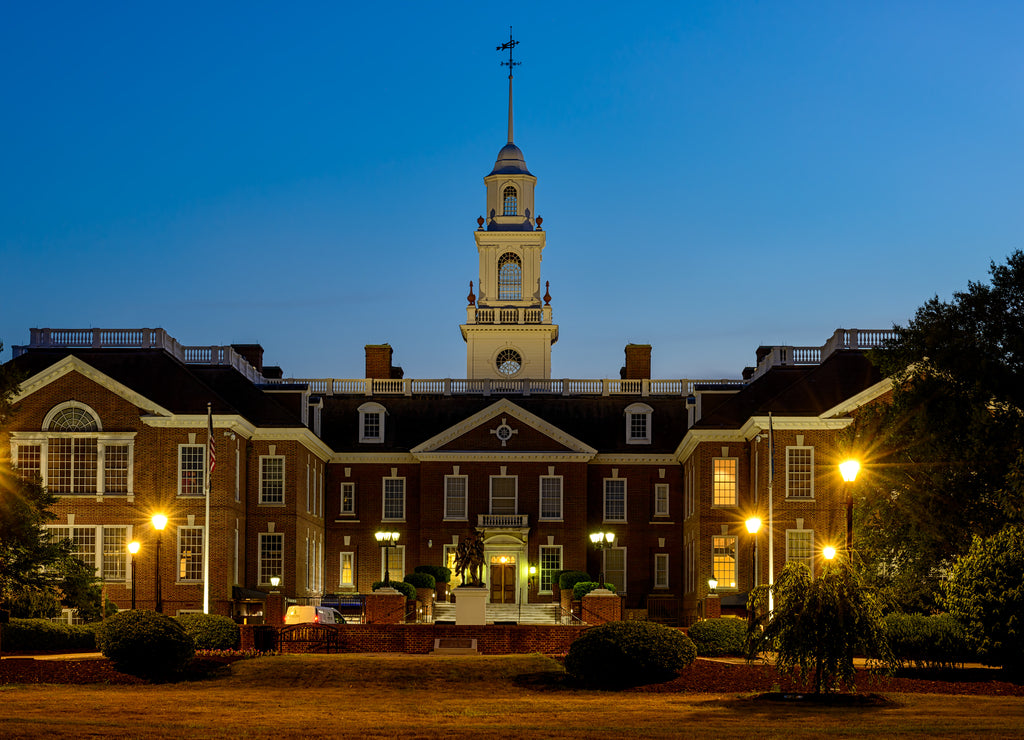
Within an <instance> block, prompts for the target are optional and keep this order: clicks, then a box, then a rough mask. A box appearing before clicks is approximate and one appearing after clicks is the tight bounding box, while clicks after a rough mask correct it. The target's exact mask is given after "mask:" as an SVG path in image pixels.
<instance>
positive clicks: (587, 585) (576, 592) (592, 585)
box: [572, 581, 615, 601]
mask: <svg viewBox="0 0 1024 740" xmlns="http://www.w3.org/2000/svg"><path fill="white" fill-rule="evenodd" d="M604 587H605V588H606V589H608V590H609V591H611V592H612V593H615V584H614V583H606V584H604ZM597 588H601V584H600V583H598V582H597V581H580V582H579V583H577V584H576V585H575V586H573V587H572V600H573V601H579V600H580V599H582V598H583V597H584V596H586V595H587V594H589V593H590V592H591V591H593V590H594V589H597Z"/></svg>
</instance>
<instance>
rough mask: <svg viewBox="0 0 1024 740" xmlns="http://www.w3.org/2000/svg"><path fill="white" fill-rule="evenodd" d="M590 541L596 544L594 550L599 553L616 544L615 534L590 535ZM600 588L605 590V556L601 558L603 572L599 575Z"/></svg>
mask: <svg viewBox="0 0 1024 740" xmlns="http://www.w3.org/2000/svg"><path fill="white" fill-rule="evenodd" d="M590 541H591V542H593V543H594V549H595V550H597V551H598V552H601V551H602V550H607V549H608V548H609V547H611V546H612V544H614V542H615V533H614V532H594V533H593V534H592V535H590ZM597 581H598V586H599V587H600V588H604V556H603V555H602V556H601V570H600V571H599V572H598V575H597Z"/></svg>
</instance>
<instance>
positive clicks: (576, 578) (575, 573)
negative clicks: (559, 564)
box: [558, 570, 594, 591]
mask: <svg viewBox="0 0 1024 740" xmlns="http://www.w3.org/2000/svg"><path fill="white" fill-rule="evenodd" d="M593 580H594V579H593V578H591V577H590V575H589V574H587V573H584V572H583V571H582V570H563V571H562V573H561V574H560V575H559V576H558V587H559V588H560V589H562V590H563V591H571V590H572V589H573V588H574V587H575V586H576V584H577V583H581V582H582V581H593Z"/></svg>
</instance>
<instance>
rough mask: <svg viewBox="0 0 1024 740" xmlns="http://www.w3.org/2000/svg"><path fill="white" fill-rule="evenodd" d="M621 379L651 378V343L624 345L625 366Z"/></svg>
mask: <svg viewBox="0 0 1024 740" xmlns="http://www.w3.org/2000/svg"><path fill="white" fill-rule="evenodd" d="M622 379H623V380H650V379H651V345H649V344H627V345H626V367H625V369H624V370H623V375H622Z"/></svg>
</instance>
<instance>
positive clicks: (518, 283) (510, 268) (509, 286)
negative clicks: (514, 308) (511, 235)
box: [498, 252, 523, 301]
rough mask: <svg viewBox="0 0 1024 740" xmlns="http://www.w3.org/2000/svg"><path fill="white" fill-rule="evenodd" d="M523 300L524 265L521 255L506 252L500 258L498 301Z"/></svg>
mask: <svg viewBox="0 0 1024 740" xmlns="http://www.w3.org/2000/svg"><path fill="white" fill-rule="evenodd" d="M522 299H523V263H522V261H521V260H520V259H519V255H517V254H513V253H512V252H506V253H505V254H503V255H501V257H499V258H498V300H499V301H520V300H522Z"/></svg>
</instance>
